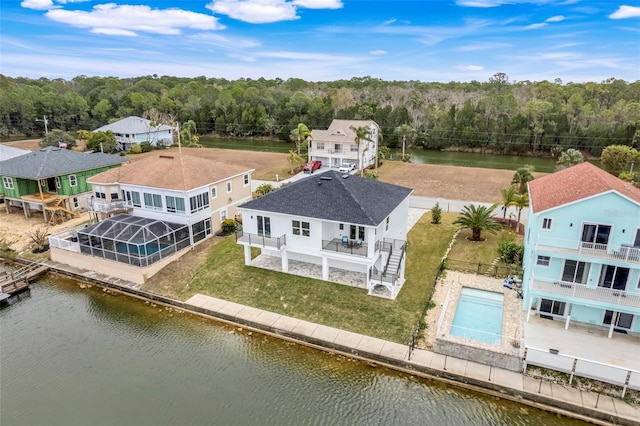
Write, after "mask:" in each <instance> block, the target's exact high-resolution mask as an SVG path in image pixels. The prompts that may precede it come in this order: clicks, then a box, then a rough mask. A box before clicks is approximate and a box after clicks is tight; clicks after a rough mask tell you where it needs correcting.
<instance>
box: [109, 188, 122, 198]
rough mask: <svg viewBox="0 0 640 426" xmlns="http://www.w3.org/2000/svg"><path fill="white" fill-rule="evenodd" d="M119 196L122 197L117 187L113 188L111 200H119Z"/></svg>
mask: <svg viewBox="0 0 640 426" xmlns="http://www.w3.org/2000/svg"><path fill="white" fill-rule="evenodd" d="M119 198H120V194H119V193H118V190H117V189H115V188H111V201H113V200H117V199H119Z"/></svg>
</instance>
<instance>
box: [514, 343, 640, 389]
mask: <svg viewBox="0 0 640 426" xmlns="http://www.w3.org/2000/svg"><path fill="white" fill-rule="evenodd" d="M529 364H530V365H536V366H538V367H544V368H549V369H552V370H556V371H560V372H563V373H566V374H569V375H570V377H569V385H571V383H572V382H573V378H574V376H580V377H585V378H587V379H594V380H599V381H601V382H605V383H610V384H612V385H617V386H621V387H622V396H621V397H624V395H625V393H626V392H627V389H634V390H638V391H640V371H637V370H634V369H631V368H625V367H620V366H617V365H611V364H606V363H603V362H598V361H593V360H589V359H585V358H580V357H577V356H573V355H565V354H561V353H559V352H558V351H557V350H555V349H548V350H545V349H538V348H533V347H530V346H527V347H526V348H525V352H524V370H526V369H527V365H529Z"/></svg>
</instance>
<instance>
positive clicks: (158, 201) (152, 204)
mask: <svg viewBox="0 0 640 426" xmlns="http://www.w3.org/2000/svg"><path fill="white" fill-rule="evenodd" d="M144 206H145V208H147V209H151V210H162V196H161V195H158V194H147V193H146V192H145V193H144Z"/></svg>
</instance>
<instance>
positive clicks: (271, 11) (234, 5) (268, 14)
mask: <svg viewBox="0 0 640 426" xmlns="http://www.w3.org/2000/svg"><path fill="white" fill-rule="evenodd" d="M205 7H206V8H207V9H210V10H211V11H212V12H214V13H220V14H222V15H227V16H229V17H230V18H233V19H237V20H239V21H243V22H248V23H250V24H270V23H273V22H280V21H293V20H296V19H299V18H300V17H299V16H298V15H297V14H296V7H295V6H294V5H293V3H289V2H286V1H284V0H213V1H212V2H211V3H209V4H208V5H206V6H205Z"/></svg>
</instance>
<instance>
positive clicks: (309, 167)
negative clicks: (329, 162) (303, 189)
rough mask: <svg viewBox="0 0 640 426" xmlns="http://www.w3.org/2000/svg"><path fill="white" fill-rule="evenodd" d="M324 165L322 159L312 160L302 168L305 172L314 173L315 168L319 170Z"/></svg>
mask: <svg viewBox="0 0 640 426" xmlns="http://www.w3.org/2000/svg"><path fill="white" fill-rule="evenodd" d="M320 167H322V161H320V160H311V161H309V162H308V163H307V164H305V166H304V167H303V168H302V171H303V172H305V173H313V171H314V170H318V169H319V168H320Z"/></svg>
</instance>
